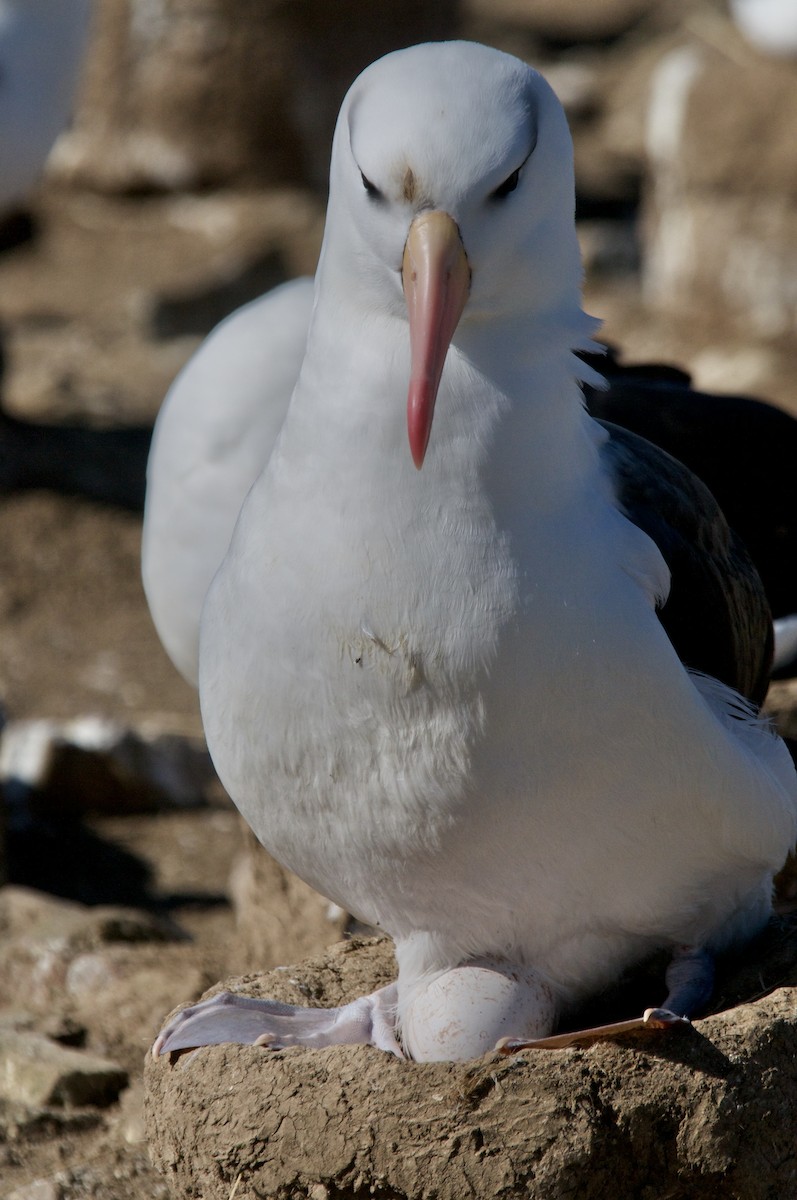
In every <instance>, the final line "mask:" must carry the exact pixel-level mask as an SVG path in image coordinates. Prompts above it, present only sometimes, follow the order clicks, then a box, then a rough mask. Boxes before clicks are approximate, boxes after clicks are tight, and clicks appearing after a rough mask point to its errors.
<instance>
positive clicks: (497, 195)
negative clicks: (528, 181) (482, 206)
mask: <svg viewBox="0 0 797 1200" xmlns="http://www.w3.org/2000/svg"><path fill="white" fill-rule="evenodd" d="M519 182H520V167H517V168H516V170H514V171H513V172H512V174H511V175H509V176H508V177H507V178H506V179H505V180H504V182H503V183H499V185H498V187H497V188H496V189H495V191H494V192H490V199H491V200H504V199H505V198H506V197H507V196H508V195H509V193H510V192H514V190H515V188H516V187H517V185H518V183H519Z"/></svg>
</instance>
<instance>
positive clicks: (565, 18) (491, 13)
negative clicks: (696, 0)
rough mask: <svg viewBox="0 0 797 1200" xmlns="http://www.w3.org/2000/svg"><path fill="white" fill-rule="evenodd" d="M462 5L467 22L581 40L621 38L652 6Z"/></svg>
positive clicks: (473, 0) (478, 0)
mask: <svg viewBox="0 0 797 1200" xmlns="http://www.w3.org/2000/svg"><path fill="white" fill-rule="evenodd" d="M657 7H665V8H666V7H668V6H667V4H663V5H657ZM463 8H464V13H463V18H464V20H465V21H466V22H467V21H473V22H477V23H479V25H485V26H489V25H490V24H492V25H494V26H499V27H502V26H503V27H505V26H507V25H509V26H512V25H516V26H520V27H522V28H523V29H525V30H527V31H529V32H530V33H532V34H533V35H535V36H536V37H539V38H542V39H544V40H545V41H550V42H554V43H557V42H564V43H570V42H575V43H579V42H602V41H606V40H608V39H612V38H617V37H620V36H621V35H622V34H624V33H627V32H628V31H629V29H631V28H632V27H633V26H634V25H635V24H637V23H638V21H639V20H640V18H642V17H644V16H646V15H647V14H648V12H649V10H650V8H651V5H650V4H649V3H648V0H593V3H591V4H584V3H583V0H535V3H534V4H529V3H528V0H466V3H465V4H464V5H463Z"/></svg>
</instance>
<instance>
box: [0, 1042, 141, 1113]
mask: <svg viewBox="0 0 797 1200" xmlns="http://www.w3.org/2000/svg"><path fill="white" fill-rule="evenodd" d="M126 1085H127V1072H126V1071H123V1070H122V1068H121V1067H118V1066H117V1065H116V1064H115V1063H112V1062H109V1061H108V1060H107V1059H104V1058H97V1057H95V1056H93V1055H90V1054H86V1053H85V1052H84V1051H82V1050H72V1049H71V1048H69V1047H68V1046H61V1045H59V1044H58V1043H57V1042H51V1041H49V1039H48V1038H45V1037H41V1036H40V1035H38V1034H35V1033H24V1032H18V1033H12V1032H0V1097H2V1098H3V1099H5V1100H10V1101H14V1102H15V1103H22V1104H25V1105H28V1106H30V1107H31V1108H46V1107H48V1106H51V1105H73V1106H76V1107H83V1106H85V1105H90V1104H91V1105H97V1106H99V1107H105V1106H106V1105H108V1104H111V1103H112V1102H113V1101H115V1100H116V1099H117V1097H118V1095H119V1093H120V1092H121V1090H122V1088H123V1087H125V1086H126Z"/></svg>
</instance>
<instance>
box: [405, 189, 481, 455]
mask: <svg viewBox="0 0 797 1200" xmlns="http://www.w3.org/2000/svg"><path fill="white" fill-rule="evenodd" d="M401 276H402V282H403V284H404V296H405V298H406V301H407V313H408V315H409V321H410V351H411V355H412V366H411V370H410V386H409V394H408V396H407V432H408V434H409V439H410V450H411V451H412V460H413V462H414V463H415V466H416V467H417V468H418V469H419V470H420V468H421V467H422V466H423V460H424V457H425V455H426V447H427V446H428V444H429V435H430V433H431V432H432V418H433V417H434V405H435V400H436V399H437V390H438V388H439V386H440V377H441V375H442V374H443V365H444V363H445V361H446V354H447V353H448V347H449V345H450V343H451V338H452V337H453V336H454V330H455V329H456V327H457V325H458V323H459V319H460V317H461V316H462V310H463V309H464V307H465V304H466V302H467V299H468V293H469V291H470V264H469V262H468V257H467V255H466V253H465V248H464V246H463V245H462V238H461V237H460V234H459V229H458V227H457V223H456V221H455V220H454V219H453V217H450V216H449V214H448V213H447V212H442V211H439V210H435V211H432V212H424V213H421V215H420V216H418V217H416V218H415V220H414V221H413V222H412V224H411V225H410V231H409V233H408V235H407V243H406V245H405V247H404V259H403V262H402V268H401Z"/></svg>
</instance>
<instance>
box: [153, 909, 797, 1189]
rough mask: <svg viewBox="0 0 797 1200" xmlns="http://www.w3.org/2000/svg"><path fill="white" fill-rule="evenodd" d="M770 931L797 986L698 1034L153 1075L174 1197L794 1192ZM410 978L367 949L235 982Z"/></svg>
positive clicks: (186, 1059)
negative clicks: (428, 1057) (421, 1059)
mask: <svg viewBox="0 0 797 1200" xmlns="http://www.w3.org/2000/svg"><path fill="white" fill-rule="evenodd" d="M769 937H770V942H769V944H767V945H765V946H764V955H765V958H766V957H767V956H768V957H769V962H770V966H772V963H773V958H772V956H773V952H774V954H775V957H776V958H777V957H778V955H779V956H780V959H779V963H778V965H777V968H776V970H777V972H778V973H779V974H780V978H781V980H783V979H785V980H786V981H787V982H788V983H789V985H790V986H781V987H778V988H776V989H775V990H773V991H771V992H770V993H769V994H768V995H766V996H765V997H763V998H761V999H758V1000H756V1001H755V1002H749V1003H743V1004H741V1005H738V1006H737V1007H734V1008H732V1009H728V1010H726V1011H723V1012H719V1013H717V1014H715V1015H713V1016H710V1017H707V1018H705V1019H704V1020H701V1021H699V1022H697V1023H696V1026H695V1027H694V1028H693V1029H692V1030H691V1031H689V1032H687V1033H685V1034H683V1035H677V1034H676V1035H672V1034H669V1035H668V1034H655V1033H654V1034H645V1035H637V1036H636V1037H634V1038H626V1039H625V1040H623V1041H616V1042H605V1043H600V1044H596V1045H593V1046H591V1047H590V1048H587V1049H570V1050H557V1051H536V1052H534V1051H527V1052H524V1053H521V1054H516V1055H514V1056H510V1057H507V1058H504V1057H501V1056H500V1055H498V1054H491V1055H488V1056H486V1057H484V1058H482V1059H479V1060H476V1061H474V1062H472V1063H468V1064H446V1063H439V1064H417V1063H411V1062H401V1061H399V1060H398V1059H395V1058H392V1057H390V1056H389V1055H386V1054H383V1053H381V1052H380V1051H378V1050H375V1049H372V1048H370V1047H360V1046H357V1047H351V1046H339V1047H331V1048H329V1049H326V1050H315V1051H314V1050H304V1049H299V1048H292V1049H289V1050H283V1051H279V1052H277V1053H274V1052H268V1051H264V1050H262V1049H258V1048H255V1047H250V1046H231V1045H227V1046H216V1047H208V1048H206V1049H203V1050H200V1051H198V1052H195V1053H191V1054H183V1055H179V1056H178V1055H174V1056H171V1057H172V1060H171V1061H168V1060H167V1058H166V1057H164V1058H163V1059H161V1060H160V1061H159V1062H158V1063H154V1062H152V1061H150V1062H149V1064H148V1066H147V1069H146V1087H147V1104H146V1108H147V1124H148V1132H149V1139H150V1148H151V1153H152V1155H153V1159H154V1161H155V1163H156V1164H157V1165H158V1166H159V1168H160V1169H161V1170H162V1171H163V1172H164V1173H165V1174H166V1175H167V1176H168V1177H169V1180H170V1184H171V1187H172V1189H173V1193H174V1195H175V1197H200V1196H201V1197H202V1198H203V1200H229V1197H230V1196H231V1195H233V1194H234V1195H235V1197H236V1200H252V1198H254V1197H269V1200H271V1198H273V1200H297V1198H299V1197H307V1198H308V1200H343V1197H346V1198H349V1197H355V1196H359V1195H362V1196H377V1197H383V1198H385V1200H387V1198H389V1200H404V1198H407V1200H409V1198H410V1197H412V1198H414V1200H420V1198H427V1197H428V1198H431V1197H434V1198H435V1200H461V1198H462V1197H464V1196H477V1195H478V1196H496V1197H510V1196H512V1197H514V1196H521V1195H522V1196H524V1197H529V1198H531V1200H534V1198H535V1197H540V1198H542V1197H544V1198H545V1200H558V1198H559V1197H572V1196H576V1195H577V1196H579V1197H580V1198H581V1200H592V1198H595V1200H598V1198H600V1200H603V1198H604V1197H606V1196H608V1195H613V1196H638V1197H653V1196H661V1195H665V1194H666V1195H667V1197H668V1200H687V1198H689V1200H695V1198H700V1200H714V1198H716V1200H733V1198H734V1197H735V1198H744V1200H775V1198H782V1197H783V1196H786V1195H794V1194H796V1193H797V1156H796V1155H795V1151H794V1111H795V1104H797V1009H796V1007H795V1001H796V1000H797V986H793V985H795V984H797V970H796V969H795V967H794V950H795V938H794V930H793V929H791V930H789V931H787V933H786V934H784V930H783V929H781V930H780V931H779V932H778V934H777V936H776V937H775V939H774V946H775V947H776V948H775V949H774V950H773V941H772V935H769ZM785 948H787V950H788V955H787V957H791V958H792V966H791V969H786V970H785V974H784V967H785V962H784V958H783V955H784V953H785ZM393 970H394V966H393V960H392V949H391V946H390V943H388V942H385V941H360V942H358V941H353V942H349V943H341V944H339V945H337V946H335V947H333V948H332V950H331V951H329V953H328V954H327V955H326V956H324V957H323V958H319V959H316V960H313V961H311V962H308V963H305V964H302V965H301V966H298V967H292V968H289V969H287V970H286V969H281V970H278V971H274V972H271V973H269V974H266V975H261V976H249V977H246V978H244V979H238V980H234V981H232V982H231V983H228V984H227V985H226V986H227V987H229V988H230V990H239V991H247V992H249V993H250V994H256V995H268V996H273V997H274V998H276V999H280V1000H285V1001H288V1002H292V1003H308V1002H309V1003H311V1004H318V1005H331V1004H338V1003H340V1002H342V1001H346V1000H348V999H351V998H353V997H354V996H356V995H357V994H360V993H361V992H362V991H363V990H365V989H370V988H372V987H376V986H379V985H380V984H382V983H384V982H385V981H386V980H388V979H389V978H390V977H391V976H392V973H393ZM751 973H752V974H753V975H755V974H758V975H759V976H760V975H761V973H762V971H761V963H760V962H759V963H758V964H757V965H756V966H755V967H754V968H751V965H750V962H749V961H748V962H747V965H746V967H745V970H744V971H743V972H742V974H741V975H740V974H739V972H738V970H737V972H736V977H735V981H734V980H733V979H731V980H729V979H726V980H725V983H722V981H721V984H720V991H721V992H723V991H724V992H725V993H726V994H730V993H731V992H732V991H733V989H734V982H735V985H736V986H737V987H744V986H745V984H744V980H745V979H746V980H747V983H748V985H749V982H750V980H751ZM763 974H764V977H766V974H767V971H766V967H765V968H764V971H763ZM213 990H218V989H213Z"/></svg>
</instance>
